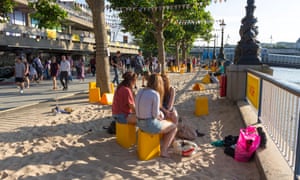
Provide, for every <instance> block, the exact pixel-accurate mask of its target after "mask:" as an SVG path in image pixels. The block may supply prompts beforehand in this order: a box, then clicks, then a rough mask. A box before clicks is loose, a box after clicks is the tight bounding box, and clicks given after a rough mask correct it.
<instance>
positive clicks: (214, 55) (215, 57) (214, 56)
mask: <svg viewBox="0 0 300 180" xmlns="http://www.w3.org/2000/svg"><path fill="white" fill-rule="evenodd" d="M216 39H217V35H216V34H214V49H213V59H217V56H216Z"/></svg>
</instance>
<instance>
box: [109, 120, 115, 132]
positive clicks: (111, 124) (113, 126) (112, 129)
mask: <svg viewBox="0 0 300 180" xmlns="http://www.w3.org/2000/svg"><path fill="white" fill-rule="evenodd" d="M107 132H108V133H109V134H116V121H112V122H111V123H110V125H109V127H108V128H107Z"/></svg>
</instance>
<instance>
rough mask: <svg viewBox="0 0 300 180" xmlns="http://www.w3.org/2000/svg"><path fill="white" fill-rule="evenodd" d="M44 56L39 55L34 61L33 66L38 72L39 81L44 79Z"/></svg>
mask: <svg viewBox="0 0 300 180" xmlns="http://www.w3.org/2000/svg"><path fill="white" fill-rule="evenodd" d="M41 58H42V55H41V54H39V55H38V56H37V57H36V58H34V60H33V66H34V68H35V70H36V72H37V76H38V80H40V81H42V80H43V79H44V75H43V71H44V66H43V64H42V60H41Z"/></svg>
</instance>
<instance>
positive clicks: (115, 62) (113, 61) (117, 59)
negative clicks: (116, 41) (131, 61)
mask: <svg viewBox="0 0 300 180" xmlns="http://www.w3.org/2000/svg"><path fill="white" fill-rule="evenodd" d="M120 63H121V53H120V51H117V54H116V55H115V56H114V57H113V58H112V59H111V65H112V66H113V70H114V74H115V77H114V79H113V81H112V83H117V85H119V72H118V69H119V68H121V65H120Z"/></svg>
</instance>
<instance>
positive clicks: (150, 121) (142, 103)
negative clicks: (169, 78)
mask: <svg viewBox="0 0 300 180" xmlns="http://www.w3.org/2000/svg"><path fill="white" fill-rule="evenodd" d="M163 92H164V86H163V80H162V77H161V76H160V75H159V74H151V75H150V77H149V79H148V82H147V87H145V88H143V89H141V90H139V92H138V93H137V95H136V98H135V104H136V117H137V125H138V127H139V128H140V129H141V130H143V131H145V132H148V133H155V134H156V133H162V134H163V144H162V146H161V156H162V157H169V154H168V147H169V146H170V145H171V143H172V141H173V140H174V138H175V135H176V132H177V127H176V125H175V124H174V123H173V122H170V121H167V120H165V118H164V115H163V113H162V112H161V111H160V107H161V105H162V104H161V103H162V97H163V94H164V93H163Z"/></svg>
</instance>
